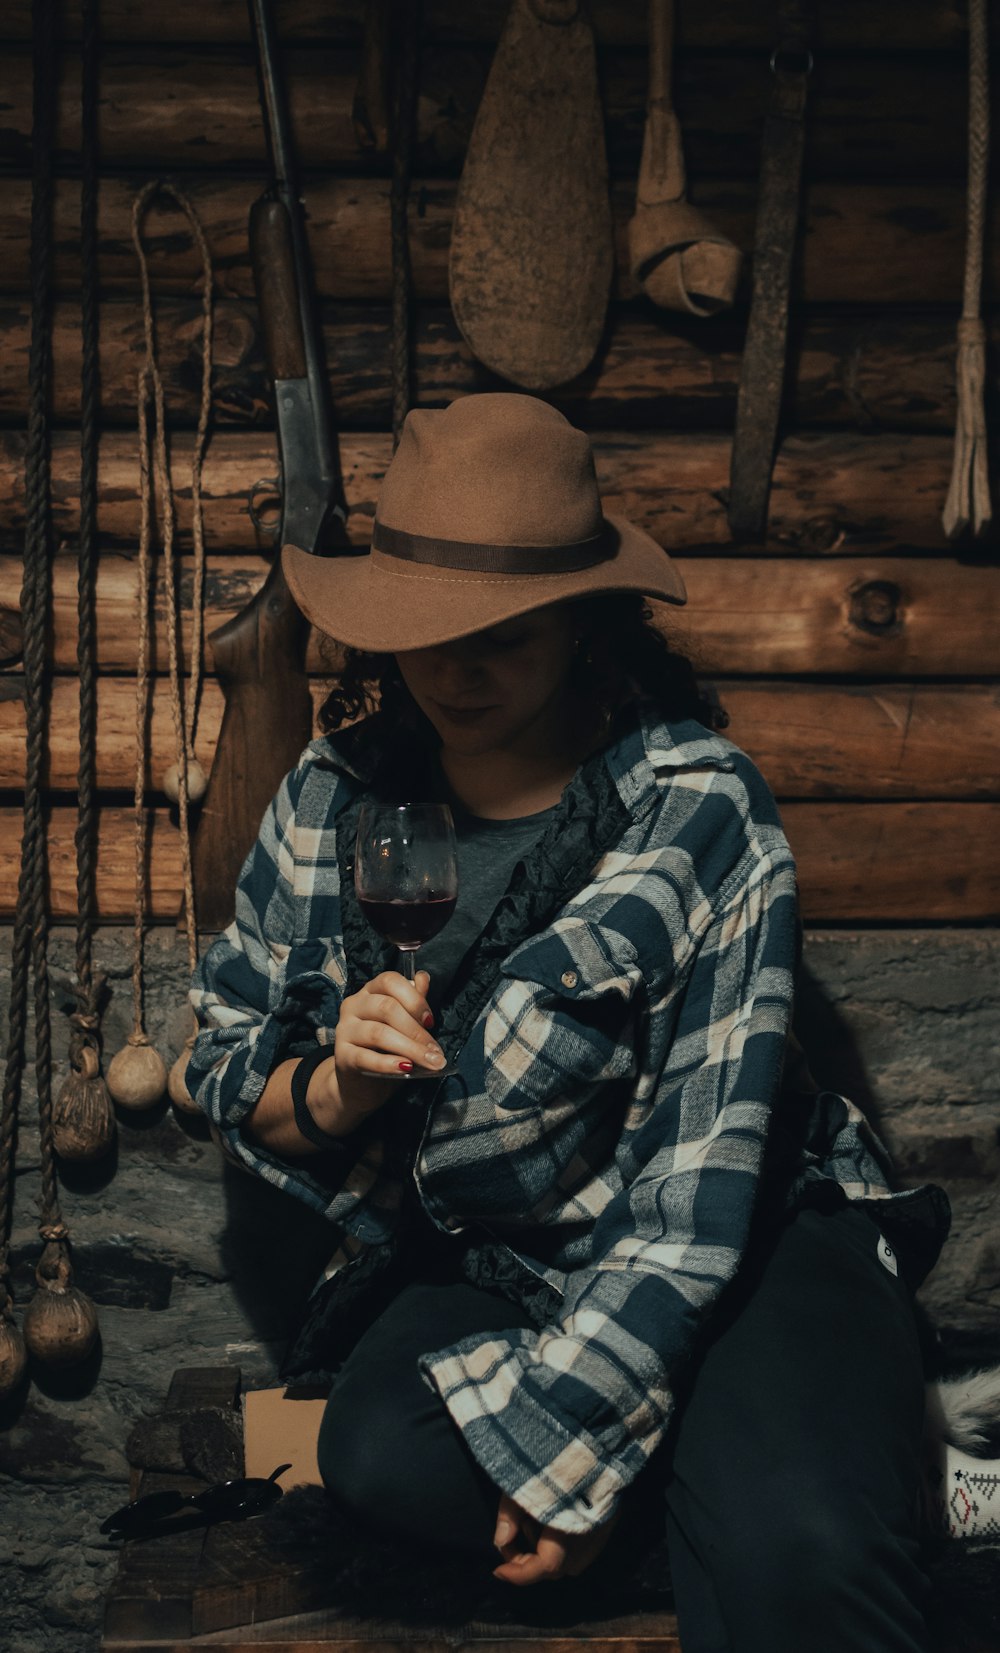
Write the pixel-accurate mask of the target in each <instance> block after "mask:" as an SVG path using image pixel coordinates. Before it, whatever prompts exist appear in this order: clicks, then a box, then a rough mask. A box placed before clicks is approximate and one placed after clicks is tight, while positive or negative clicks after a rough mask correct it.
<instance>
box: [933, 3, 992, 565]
mask: <svg viewBox="0 0 1000 1653" xmlns="http://www.w3.org/2000/svg"><path fill="white" fill-rule="evenodd" d="M989 142H990V97H989V78H988V58H987V31H986V0H969V194H968V229H967V235H966V243H965V283H964V288H963V296H962V316H961V320H960V321H959V324H958V360H957V363H956V371H955V378H956V389H957V392H958V418H957V422H956V425H955V457H954V461H953V463H952V472H951V484H950V486H949V488H948V497H947V499H946V500H945V506H944V511H943V513H942V518H941V520H942V522H943V524H944V531H945V533H946V534H947V536H948V538H949V539H955V538H956V537H957V536H958V535H959V534H961V533H963V532H964V531H965V529H966V528H971V529H972V531H973V533H974V534H982V533H983V532H984V530H985V529H986V528H988V527H989V524H990V523H991V521H992V519H993V506H992V503H991V501H990V477H989V468H988V461H987V454H986V409H985V403H984V388H985V384H986V329H985V328H984V326H983V322H982V317H981V316H980V313H979V311H980V298H981V293H982V285H983V242H984V232H985V220H986V176H987V161H988V155H989Z"/></svg>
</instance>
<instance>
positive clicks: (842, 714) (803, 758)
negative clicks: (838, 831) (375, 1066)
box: [0, 676, 1000, 799]
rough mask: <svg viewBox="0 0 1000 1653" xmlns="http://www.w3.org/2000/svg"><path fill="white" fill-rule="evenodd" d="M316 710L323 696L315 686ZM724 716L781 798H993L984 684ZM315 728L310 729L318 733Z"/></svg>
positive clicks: (199, 745) (2, 697)
mask: <svg viewBox="0 0 1000 1653" xmlns="http://www.w3.org/2000/svg"><path fill="white" fill-rule="evenodd" d="M310 686H311V688H312V691H313V700H314V703H315V705H316V707H317V709H318V707H319V705H320V704H321V702H322V700H323V699H324V698H325V695H326V693H327V688H328V683H327V681H326V680H325V679H322V678H313V679H312V680H311V685H310ZM713 687H714V690H715V693H716V695H717V696H718V700H719V703H720V705H721V706H722V707H723V709H724V710H725V711H726V713H727V714H728V716H729V719H730V722H729V725H728V727H727V729H726V730H725V734H726V737H727V739H729V740H732V741H735V742H736V744H737V745H738V746H741V747H742V748H743V750H744V751H746V752H748V753H749V754H750V756H751V757H752V758H753V760H754V762H755V763H756V764H757V765H758V767H759V768H760V769H761V770H762V771H763V774H764V775H765V777H766V779H767V781H768V784H769V785H770V787H771V789H772V791H773V792H774V793H775V795H776V796H777V797H778V798H835V797H842V798H866V799H874V798H885V799H889V798H933V797H936V798H966V799H969V798H982V799H988V798H1000V763H998V761H997V753H998V752H1000V692H998V690H997V689H996V688H994V687H991V686H988V685H983V684H951V685H946V684H937V683H936V684H914V683H901V684H897V683H879V684H866V685H852V684H847V685H845V684H815V683H794V682H793V683H781V682H760V683H758V682H749V683H748V682H740V681H738V680H736V681H733V680H724V681H720V682H717V683H715V684H714V685H713ZM222 707H223V699H222V690H221V687H220V685H219V684H218V683H217V682H216V681H215V679H214V678H208V679H207V680H206V681H205V683H204V684H203V687H202V695H201V703H200V710H199V716H198V726H197V739H196V747H195V749H196V754H197V757H198V761H199V762H200V763H201V765H202V767H203V768H204V770H205V771H206V773H207V772H208V770H209V768H210V767H211V763H212V758H213V755H214V753H215V748H216V744H217V741H218V737H219V727H220V725H221V722H222ZM78 727H79V694H78V683H77V679H76V678H75V677H58V678H56V679H55V680H54V682H53V686H52V701H51V714H50V733H49V750H48V767H47V771H46V774H45V777H44V784H45V785H46V786H47V787H48V788H49V789H50V790H52V791H62V792H74V791H75V789H76V771H77V762H78V757H79V739H78V733H77V731H78ZM317 732H318V725H317ZM24 742H25V717H24V679H23V678H21V677H14V676H0V790H5V791H17V790H20V789H21V788H22V787H23V785H24ZM147 749H148V752H149V764H148V769H147V774H146V785H147V787H148V788H149V789H150V790H151V791H153V792H156V793H159V794H160V795H161V798H162V780H163V775H164V772H165V771H166V769H167V768H168V767H169V766H170V765H171V764H172V763H174V762H175V756H176V754H175V749H174V729H173V720H172V716H171V710H170V694H169V687H168V684H167V681H166V680H165V679H164V678H162V677H159V678H156V679H155V680H154V682H153V685H152V696H151V711H150V719H149V728H148V748H147ZM134 764H135V682H134V680H133V679H132V678H128V677H102V678H100V679H99V680H98V685H97V786H98V787H99V788H100V789H101V790H102V791H105V792H108V791H128V790H129V789H130V788H131V787H132V785H133V783H134Z"/></svg>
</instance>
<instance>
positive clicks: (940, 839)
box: [0, 802, 1000, 924]
mask: <svg viewBox="0 0 1000 1653" xmlns="http://www.w3.org/2000/svg"><path fill="white" fill-rule="evenodd" d="M150 813H151V818H150V827H151V831H150V853H149V856H148V866H149V879H148V894H147V903H148V905H147V912H148V915H149V918H150V920H151V921H154V922H155V921H160V920H162V921H164V922H170V921H171V920H172V919H174V918H175V917H176V914H177V911H178V903H179V896H180V890H181V868H180V849H179V839H178V833H177V829H176V827H174V826H173V824H172V823H171V821H170V818H169V816H168V814H167V812H166V810H160V809H156V810H153V811H151V812H150ZM782 817H783V819H784V822H785V827H786V830H787V833H788V837H789V841H790V843H791V845H792V849H793V850H794V852H795V855H796V858H797V861H798V865H799V876H800V881H801V888H802V910H803V916H804V919H805V921H806V922H807V923H811V924H825V923H837V922H842V921H845V920H849V921H851V922H854V921H859V920H860V921H871V922H872V923H897V922H916V921H945V922H948V923H970V922H978V921H983V920H988V921H990V922H994V923H995V922H996V921H997V920H998V919H1000V858H998V857H997V853H996V845H997V842H998V840H1000V804H997V803H954V802H944V803H839V802H838V803H789V804H786V805H785V806H784V808H783V809H782ZM75 825H76V811H75V809H71V808H53V809H52V810H51V811H50V815H49V822H48V852H49V890H50V898H51V911H52V915H53V917H54V918H55V919H56V920H69V919H72V918H74V917H75V915H76V857H75V853H74V847H73V833H74V829H75ZM21 830H22V827H21V812H20V810H18V809H13V808H10V807H6V808H2V809H0V921H3V922H9V920H10V918H11V917H12V915H13V912H14V906H15V903H16V897H17V878H18V864H19V858H20V838H21ZM132 842H133V840H132V814H131V811H129V810H124V809H115V808H105V809H102V810H101V811H100V813H99V820H98V853H97V917H98V918H99V919H100V920H101V921H102V922H104V921H109V922H110V921H117V920H123V919H125V918H127V917H129V916H130V914H131V911H132V899H133V874H132V867H133V848H132Z"/></svg>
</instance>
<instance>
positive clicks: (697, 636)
mask: <svg viewBox="0 0 1000 1653" xmlns="http://www.w3.org/2000/svg"><path fill="white" fill-rule="evenodd" d="M677 562H678V565H679V567H680V569H681V572H682V573H683V576H684V579H685V582H686V584H687V588H688V604H687V606H686V607H685V608H677V607H674V606H671V605H668V604H662V605H658V606H657V613H658V617H659V620H660V623H661V624H662V625H663V627H664V629H665V630H666V632H667V634H668V636H670V637H671V638H672V639H673V641H674V642H675V644H676V646H677V647H678V648H680V649H682V650H683V651H684V652H685V653H687V654H689V655H690V656H691V657H692V659H693V660H694V661H695V663H696V665H697V667H698V669H699V671H701V672H702V673H703V674H705V675H716V674H720V673H721V674H724V675H727V676H739V675H744V674H746V675H754V676H763V677H775V676H782V677H785V676H788V677H799V676H809V675H817V674H823V675H836V676H843V675H845V674H849V675H854V676H864V677H871V678H894V677H903V678H914V677H915V678H920V677H995V676H998V675H1000V626H998V624H997V613H998V611H1000V568H998V567H997V566H995V565H993V566H991V565H990V564H988V563H985V562H983V563H974V562H963V561H960V560H958V559H952V558H946V557H940V558H938V557H866V558H862V557H858V558H853V557H845V558H840V557H830V558H809V559H805V558H803V559H798V558H794V557H775V558H767V557H749V556H748V557H728V558H727V557H678V558H677ZM265 573H266V565H265V563H264V562H263V560H262V559H260V558H254V557H243V558H239V557H215V556H213V557H209V559H208V565H207V570H206V589H205V607H206V630H207V631H209V632H210V631H211V630H212V629H213V628H214V627H215V626H217V625H222V624H223V623H224V622H225V621H226V620H228V619H231V618H232V616H233V615H234V614H235V613H237V612H238V611H239V609H240V608H242V607H243V605H244V603H246V602H247V601H249V599H250V597H251V596H252V595H253V593H254V592H255V591H256V590H257V588H258V587H259V586H260V584H261V583H262V581H263V579H264V575H265ZM136 576H137V565H136V559H135V557H134V556H132V555H124V554H120V553H116V552H110V551H108V552H105V553H104V554H103V555H102V557H101V559H100V566H99V569H98V578H97V603H96V622H97V654H98V667H99V670H100V671H102V672H125V673H127V674H131V675H134V673H135V669H136V623H135V621H136V606H137V601H138V598H137V587H136ZM20 585H21V565H20V560H19V559H18V558H16V557H0V646H3V655H4V658H5V660H6V663H7V664H8V666H14V665H15V664H16V661H17V659H18V658H19V654H20V642H19V636H20V621H19V616H18V612H17V610H18V593H19V591H20ZM181 590H182V596H183V597H184V599H185V601H186V603H187V604H188V605H189V604H190V591H191V585H190V559H185V570H184V577H183V579H182V582H181ZM184 613H185V618H184V621H183V625H182V631H183V632H185V633H187V632H188V630H189V623H190V614H189V611H188V609H185V611H184ZM76 616H77V594H76V568H75V564H74V563H73V561H72V560H71V559H70V558H68V557H60V558H57V559H56V566H55V571H54V577H53V610H52V655H51V658H52V664H53V666H54V667H55V669H56V670H57V671H59V672H71V673H75V672H76V669H77V663H76ZM151 645H152V646H151V657H152V668H151V669H152V670H154V671H159V672H160V673H165V672H166V670H167V656H166V642H165V622H164V618H163V612H162V604H161V603H160V601H159V600H158V601H157V605H156V607H155V611H154V623H153V627H152V638H151ZM332 647H333V645H331V644H330V642H329V640H328V639H324V638H321V637H319V636H318V634H317V635H314V637H313V639H312V641H311V643H310V647H309V654H308V661H309V669H310V671H312V672H313V673H315V674H317V675H322V674H323V672H324V671H325V670H327V669H328V667H329V659H330V650H331V648H332ZM206 667H207V669H208V670H209V671H211V669H212V663H211V652H210V645H209V646H207V647H206Z"/></svg>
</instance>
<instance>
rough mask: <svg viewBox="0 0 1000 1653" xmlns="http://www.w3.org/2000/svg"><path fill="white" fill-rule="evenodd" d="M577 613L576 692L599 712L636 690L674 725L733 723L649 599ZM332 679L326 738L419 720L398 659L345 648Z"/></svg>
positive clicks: (599, 602) (603, 600) (589, 601)
mask: <svg viewBox="0 0 1000 1653" xmlns="http://www.w3.org/2000/svg"><path fill="white" fill-rule="evenodd" d="M574 610H575V617H576V619H577V622H578V624H579V626H580V630H581V635H582V636H584V637H586V639H587V647H586V648H585V649H583V650H582V651H581V653H580V655H579V657H578V658H577V660H576V661H575V662H574V667H573V670H574V673H575V675H576V688H577V690H578V692H579V693H580V694H582V695H584V696H586V698H587V699H589V700H590V701H592V703H593V704H594V705H595V706H596V707H597V708H598V709H599V710H600V711H602V712H606V713H610V712H612V711H614V709H615V708H616V707H617V706H618V705H620V704H621V702H622V701H623V700H624V699H626V698H627V697H628V696H629V694H631V693H634V692H635V690H636V689H638V690H639V691H641V692H642V693H644V694H647V695H650V696H651V697H652V698H653V700H654V701H655V702H656V703H657V705H658V706H659V708H660V711H661V713H662V715H663V716H664V717H665V718H666V719H668V721H677V720H680V719H684V718H695V719H696V720H697V721H698V722H699V723H702V724H704V726H705V728H706V729H724V728H725V727H726V725H727V724H728V722H729V719H728V717H727V716H726V714H725V712H724V711H723V710H722V709H721V707H720V706H719V704H718V700H717V699H716V698H715V696H714V694H713V692H712V691H710V690H707V689H705V688H703V687H702V685H701V684H700V683H699V682H698V679H697V676H696V673H695V668H694V666H693V664H692V662H691V660H690V659H689V658H688V657H687V656H686V655H684V654H679V653H675V652H674V650H673V649H672V648H671V647H670V644H669V643H668V642H667V639H666V638H665V637H664V635H663V633H662V632H661V631H659V630H658V629H657V628H656V627H655V626H654V625H653V623H652V621H653V613H652V610H651V609H650V607H649V605H648V604H647V602H646V600H645V598H644V597H642V596H640V595H639V594H638V593H636V592H610V593H609V592H602V593H600V594H599V595H597V596H593V597H584V598H581V599H579V600H578V601H577V602H575V603H574ZM333 676H334V683H333V688H332V689H331V691H330V693H329V694H328V695H327V697H326V699H325V701H324V702H323V704H322V706H321V707H320V709H319V714H318V715H319V725H320V728H321V729H322V730H323V731H324V733H325V734H332V733H333V732H334V730H336V729H339V728H341V727H342V726H343V725H344V724H345V723H350V722H352V721H353V720H354V719H356V718H358V717H361V716H363V715H365V714H366V713H370V712H374V711H376V710H377V709H378V708H379V707H381V708H382V709H383V710H385V711H386V713H388V714H389V715H390V716H391V717H392V718H393V721H396V720H397V719H402V720H404V721H408V722H412V721H413V714H414V713H415V712H416V711H417V708H416V705H415V703H414V701H413V699H412V697H411V695H410V692H409V690H408V689H407V687H406V684H405V683H404V682H403V678H402V675H401V673H400V671H399V667H398V666H397V665H396V661H395V657H394V656H393V655H391V654H368V653H365V652H364V651H363V650H361V649H351V648H347V649H344V650H343V651H342V656H341V660H340V661H339V662H338V663H337V664H336V666H335V668H334V673H333ZM420 721H422V719H421V720H420Z"/></svg>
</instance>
